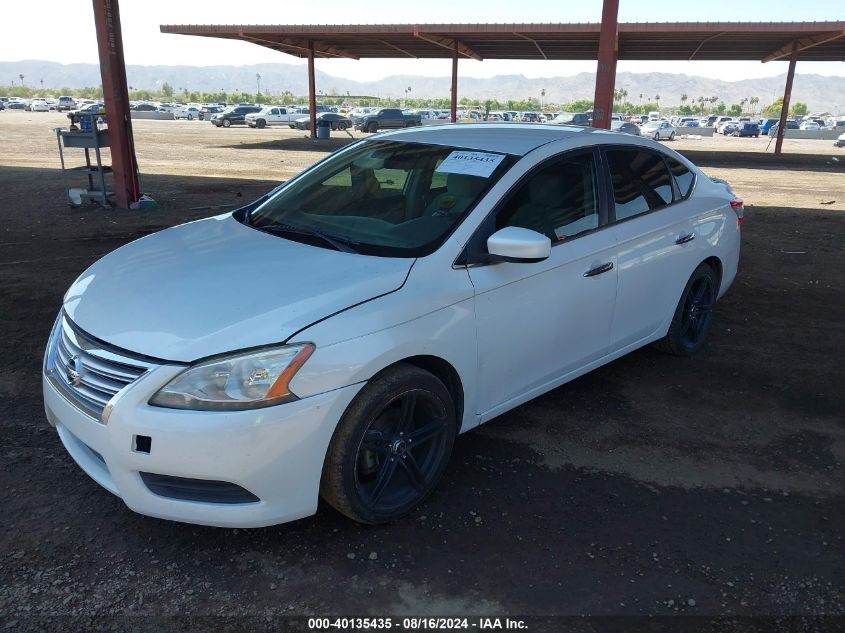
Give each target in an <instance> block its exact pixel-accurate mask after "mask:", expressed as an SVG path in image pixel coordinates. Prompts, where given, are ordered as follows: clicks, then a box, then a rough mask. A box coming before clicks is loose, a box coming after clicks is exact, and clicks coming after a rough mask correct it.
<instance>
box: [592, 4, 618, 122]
mask: <svg viewBox="0 0 845 633" xmlns="http://www.w3.org/2000/svg"><path fill="white" fill-rule="evenodd" d="M618 15H619V0H604V6H603V7H602V11H601V32H600V33H599V55H598V64H597V65H596V92H595V97H594V98H593V127H598V128H604V129H608V128H609V127H610V117H611V116H612V115H613V89H614V87H615V86H616V61H617V58H618V57H619V51H618V46H617V41H618V40H617V37H618V22H617V20H618Z"/></svg>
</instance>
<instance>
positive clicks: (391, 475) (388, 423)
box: [320, 364, 457, 523]
mask: <svg viewBox="0 0 845 633" xmlns="http://www.w3.org/2000/svg"><path fill="white" fill-rule="evenodd" d="M456 429H457V422H456V419H455V408H454V404H453V402H452V398H451V396H450V394H449V391H448V389H446V387H445V386H444V385H443V383H442V382H441V381H440V380H438V379H437V378H436V377H435V376H433V375H432V374H430V373H429V372H427V371H425V370H422V369H420V368H418V367H415V366H412V365H405V364H398V365H395V366H393V367H391V368H389V369H387V370H386V371H384V372H382V374H380V375H379V376H377V377H376V378H375V379H373V380H372V381H371V382H370V383H368V384H367V386H366V387H364V389H363V390H362V391H361V393H360V394H359V395H358V396H357V397H356V398H355V400H354V401H353V402H352V404H351V405H350V406H349V409H348V410H347V412H346V413H345V414H344V416H343V419H342V420H341V422H340V424H339V425H338V428H337V430H336V431H335V435H334V437H333V438H332V443H331V446H330V448H329V453H328V455H327V458H326V462H325V464H324V466H323V480H322V482H321V486H320V489H321V493H322V495H323V497H324V498H325V499H326V500H327V501H328V502H329V503H330V504H331V505H332V506H334V507H335V508H336V509H337V510H339V511H340V512H342V513H343V514H345V515H347V516H348V517H350V518H352V519H354V520H356V521H359V522H361V523H385V522H388V521H393V520H395V519H398V518H399V517H401V516H403V515H404V514H406V513H408V512H409V511H411V510H412V509H414V508H415V507H416V506H418V505H419V504H420V503H421V502H422V501H423V500H424V499H425V498H426V497H427V496H428V495H429V494H430V493H431V492H432V490H433V489H434V487H435V486H436V484H437V482H438V481H439V480H440V478H441V477H442V475H443V472H444V470H445V468H446V464H447V463H448V460H449V456H450V455H451V452H452V447H453V445H454V441H455V435H456Z"/></svg>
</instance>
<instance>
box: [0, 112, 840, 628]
mask: <svg viewBox="0 0 845 633" xmlns="http://www.w3.org/2000/svg"><path fill="white" fill-rule="evenodd" d="M65 122H66V119H65V117H64V115H56V114H39V113H21V112H8V111H7V112H0V192H2V202H1V203H0V222H2V232H0V315H2V324H3V330H4V331H3V334H4V336H3V337H2V338H0V358H2V359H3V364H2V371H0V455H2V461H3V464H4V468H3V469H2V470H0V508H2V518H3V521H2V523H3V528H4V529H3V531H2V533H0V625H3V626H5V627H6V628H7V629H9V630H27V629H29V630H45V631H46V630H51V631H52V630H65V628H67V630H71V629H73V630H83V629H87V630H93V629H94V628H96V627H99V626H105V625H108V626H111V627H114V628H115V630H123V629H128V628H134V629H138V630H140V629H141V628H143V627H146V626H150V623H153V624H154V627H153V630H164V629H165V628H167V626H170V625H172V626H174V628H175V629H177V630H209V631H210V630H217V629H219V628H222V625H223V624H224V623H229V624H233V625H234V626H235V627H236V628H237V627H239V626H241V625H244V626H243V628H250V629H252V630H258V629H260V628H262V627H266V626H268V625H272V624H273V622H279V620H278V618H281V617H283V616H291V615H294V616H295V615H315V614H319V615H325V614H332V615H369V616H383V615H391V614H392V615H394V616H395V615H405V614H416V615H456V614H464V615H474V616H500V617H501V616H504V615H510V616H520V617H528V616H535V617H536V616H627V617H628V618H629V619H625V618H614V619H611V620H592V619H577V620H574V621H566V622H567V625H566V626H563V624H562V622H563V621H559V620H558V621H550V620H536V621H534V623H533V624H532V627H531V628H529V630H533V631H539V630H550V631H564V630H579V631H581V630H583V631H591V630H608V628H603V624H608V625H614V626H615V625H618V626H620V627H623V628H624V626H627V624H630V623H638V624H643V623H644V622H656V623H662V624H665V625H666V626H667V628H665V629H660V630H667V631H669V630H682V629H683V630H692V629H691V628H689V627H690V626H691V625H692V624H695V623H701V622H702V621H704V620H701V619H693V620H683V619H671V618H656V619H653V620H644V619H643V620H637V619H634V618H635V617H636V616H691V615H692V616H711V617H712V616H718V617H720V618H727V619H723V620H719V624H718V626H717V628H712V629H711V628H707V629H701V630H708V631H710V630H714V631H716V630H719V631H725V630H743V631H745V630H767V631H769V630H794V631H804V630H820V631H828V630H840V628H839V627H841V626H842V625H843V624H844V623H845V619H843V618H845V599H843V595H845V594H844V593H843V589H845V566H843V564H842V562H843V560H845V558H843V557H844V556H845V547H843V545H845V543H843V538H844V537H845V520H844V519H845V513H843V507H845V471H843V461H845V424H843V415H842V411H843V408H845V406H843V405H845V398H844V397H843V391H842V386H841V377H842V369H841V362H840V356H841V353H842V350H843V349H845V328H843V306H845V287H843V281H842V273H841V271H842V270H843V268H845V256H844V255H845V252H843V251H844V250H845V249H844V248H843V247H845V239H843V238H845V167H844V166H845V149H836V148H834V147H832V143H830V142H827V141H825V142H821V141H790V140H787V141H786V144H785V149H786V151H787V152H789V154H788V155H787V156H786V157H784V158H783V159H775V158H774V157H773V156H771V155H770V154H771V151H770V152H769V153H768V154H767V153H766V152H765V151H764V150H765V145H766V143H767V142H768V139H765V140H764V139H733V138H722V137H717V138H714V139H704V140H702V141H692V140H690V141H676V142H675V143H673V144H672V147H674V148H676V149H678V150H679V151H681V152H683V153H685V154H687V155H688V156H690V157H691V158H692V159H693V160H694V161H696V162H698V163H699V164H700V165H702V166H703V167H704V169H705V171H707V172H708V173H710V174H712V175H717V176H720V177H723V178H726V179H727V180H729V181H730V182H731V183H732V184H733V186H734V189H735V190H736V191H737V192H738V193H739V194H740V195H741V196H743V197H744V199H745V201H746V203H747V205H748V206H747V207H746V222H745V225H744V227H743V253H742V261H741V269H740V272H739V277H738V279H737V281H736V283H735V284H734V287H733V288H732V289H731V290H730V292H729V293H728V294H727V296H726V297H725V298H724V300H723V301H721V302H720V303H719V305H718V307H717V310H716V318H715V322H714V326H713V330H712V334H711V338H710V340H709V342H708V344H707V345H706V347H705V349H704V350H703V351H702V352H701V353H700V354H698V355H697V356H696V357H695V358H692V359H679V358H674V357H670V356H666V355H663V354H660V353H658V352H656V351H654V350H652V349H643V350H640V351H637V352H635V353H633V354H630V355H628V356H627V357H625V358H622V359H620V360H618V361H616V362H614V363H612V364H610V365H608V366H605V367H603V368H601V369H599V370H596V371H594V372H592V373H591V374H589V375H587V376H584V377H583V378H580V379H578V380H576V381H574V382H572V383H570V384H568V385H565V386H564V387H561V388H559V389H556V390H554V391H552V392H551V393H549V394H547V395H545V396H543V397H541V398H539V399H537V400H535V401H533V402H530V403H528V404H526V405H523V406H522V407H519V408H518V409H516V410H514V411H512V412H510V413H508V414H506V415H503V416H501V417H500V418H498V419H496V420H494V421H492V422H490V423H488V424H486V425H484V426H483V427H481V428H479V429H477V430H475V431H472V432H470V433H467V434H465V435H463V436H461V437H460V438H459V440H458V442H457V445H456V449H455V453H454V456H453V459H452V462H451V465H450V467H449V469H448V471H447V473H446V476H445V480H444V481H443V482H442V484H441V485H440V487H439V488H438V490H437V491H436V493H435V494H434V495H433V496H432V498H431V499H430V500H429V501H428V502H427V503H426V504H425V505H424V506H423V507H421V508H420V509H419V510H418V511H417V512H415V513H414V514H413V515H411V516H409V517H408V518H406V519H405V520H402V521H400V522H398V523H396V524H393V525H387V526H380V527H363V526H359V525H356V524H353V523H351V522H349V521H348V520H346V519H344V518H342V517H340V516H339V515H338V514H337V513H336V512H334V511H333V510H332V509H331V508H328V507H324V508H321V510H320V511H319V512H318V513H317V515H316V516H314V517H311V518H307V519H304V520H300V521H297V522H294V523H291V524H287V525H282V526H278V527H273V528H266V529H260V530H231V529H213V528H203V527H197V526H191V525H182V524H177V523H171V522H167V521H161V520H156V519H151V518H146V517H143V516H140V515H136V514H134V513H132V512H131V511H130V510H128V509H127V508H126V507H125V506H124V505H123V503H122V502H121V501H120V499H118V498H116V497H113V496H112V495H110V494H109V493H108V492H106V491H105V490H102V489H101V488H99V487H98V486H97V484H96V483H94V482H93V481H92V480H91V479H89V478H88V477H87V476H86V475H85V474H83V473H82V472H81V471H80V469H79V468H78V467H77V466H76V465H75V464H74V463H73V461H72V460H71V459H70V457H69V456H68V455H67V454H66V452H65V450H64V449H63V447H62V446H61V444H60V442H59V439H58V437H57V436H56V433H55V431H54V430H53V429H52V428H51V427H49V426H48V425H47V423H46V420H45V418H44V412H43V406H42V402H41V384H40V368H41V358H42V353H43V348H44V344H45V342H46V338H47V335H48V333H49V330H50V326H51V324H52V322H53V320H54V318H55V315H56V312H57V311H58V309H59V306H60V303H61V300H62V296H63V293H64V291H65V289H66V288H67V287H68V285H69V284H70V283H71V282H72V281H73V279H74V278H75V277H76V276H77V275H78V274H79V273H80V272H81V271H82V270H83V269H84V268H85V267H86V266H88V265H89V264H91V263H92V262H94V261H95V260H96V259H97V258H99V257H100V256H102V255H103V254H105V253H107V252H109V251H111V250H113V249H114V248H116V247H117V246H119V245H121V244H124V243H126V242H128V241H130V240H133V239H135V238H137V237H139V236H141V235H144V234H146V233H149V232H152V231H155V230H158V229H160V228H163V227H166V226H170V225H173V224H177V223H180V222H183V221H185V220H188V219H193V218H197V217H203V216H207V215H213V214H216V213H220V212H222V211H226V210H229V209H232V208H234V206H236V205H239V204H241V203H243V202H246V201H248V200H250V199H252V198H254V197H257V196H258V195H260V194H261V193H263V192H264V191H266V190H267V189H268V188H269V187H270V186H271V185H272V184H273V183H275V182H278V181H279V180H284V179H286V178H289V177H290V176H291V175H293V174H295V173H296V172H297V171H299V170H300V169H302V168H303V167H305V166H307V165H309V164H311V163H313V162H314V161H315V160H317V159H319V158H321V157H322V156H324V155H325V152H326V151H328V150H330V149H334V148H336V147H339V146H340V145H342V144H343V143H344V142H346V141H348V138H347V137H345V136H342V137H338V138H335V139H333V140H332V141H330V142H327V143H321V144H316V143H314V142H312V141H311V140H310V139H305V138H302V135H303V133H302V132H298V133H295V132H293V131H292V130H280V129H265V130H252V129H243V128H231V129H228V130H225V129H218V128H214V127H213V126H211V125H210V124H208V123H202V122H187V121H185V122H182V121H178V122H177V121H173V122H169V121H138V122H135V126H134V127H135V132H136V144H137V151H138V159H139V164H140V166H141V170H142V172H143V176H142V177H143V181H142V186H143V189H144V191H147V192H149V193H150V194H152V195H153V197H155V198H156V200H158V201H159V203H160V205H161V206H160V208H159V209H157V210H154V211H119V210H110V211H106V210H102V209H100V208H99V207H96V206H89V207H84V208H80V209H70V208H69V207H68V206H67V204H66V203H65V202H64V198H63V189H62V184H61V178H60V175H59V172H58V169H57V167H58V155H57V148H56V140H55V136H54V135H53V133H52V132H51V128H53V127H56V126H59V125H64V123H65ZM356 136H359V134H357V133H356ZM164 616H180V617H179V618H178V619H176V620H167V621H165V620H161V619H160V618H161V617H164ZM211 616H214V617H211ZM219 616H227V617H228V618H229V619H228V620H225V619H218V617H219ZM797 616H801V617H803V618H805V619H798V620H796V619H794V618H795V617H797ZM241 617H244V618H247V617H251V618H252V619H248V620H242V619H238V618H241ZM156 618H159V619H156ZM204 618H205V619H204ZM744 618H750V619H744ZM772 618H775V619H772ZM706 622H708V623H712V621H711V620H706ZM191 623H193V624H194V625H197V626H194V628H191V627H192V625H191ZM245 623H248V624H249V626H248V627H247V626H245ZM681 623H685V624H684V625H683V626H682V625H681ZM166 625H167V626H166ZM782 626H785V627H787V628H783V629H781V628H779V627H782ZM197 627H198V628H197ZM544 627H545V628H544ZM732 627H737V628H732ZM755 627H760V628H755ZM788 627H792V628H788ZM805 627H816V628H805ZM623 628H617V629H612V630H623ZM270 630H279V631H284V630H292V629H291V628H290V627H288V628H285V627H284V626H276V627H275V628H271V629H270ZM624 630H631V629H630V628H627V629H624ZM638 630H639V629H638ZM649 630H653V629H649ZM695 630H699V629H695Z"/></svg>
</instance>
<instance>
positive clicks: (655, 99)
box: [654, 95, 660, 110]
mask: <svg viewBox="0 0 845 633" xmlns="http://www.w3.org/2000/svg"><path fill="white" fill-rule="evenodd" d="M654 101H655V102H656V103H657V109H658V110H659V109H660V95H654Z"/></svg>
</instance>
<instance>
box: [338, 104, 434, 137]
mask: <svg viewBox="0 0 845 633" xmlns="http://www.w3.org/2000/svg"><path fill="white" fill-rule="evenodd" d="M354 125H355V129H356V130H361V131H362V132H378V131H379V130H386V129H395V128H402V127H413V126H415V125H422V119H421V118H420V115H419V114H403V113H402V110H400V109H399V108H381V109H380V110H377V111H375V112H372V113H370V114H367V115H365V116H362V117H359V118H358V119H355V120H354Z"/></svg>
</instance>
